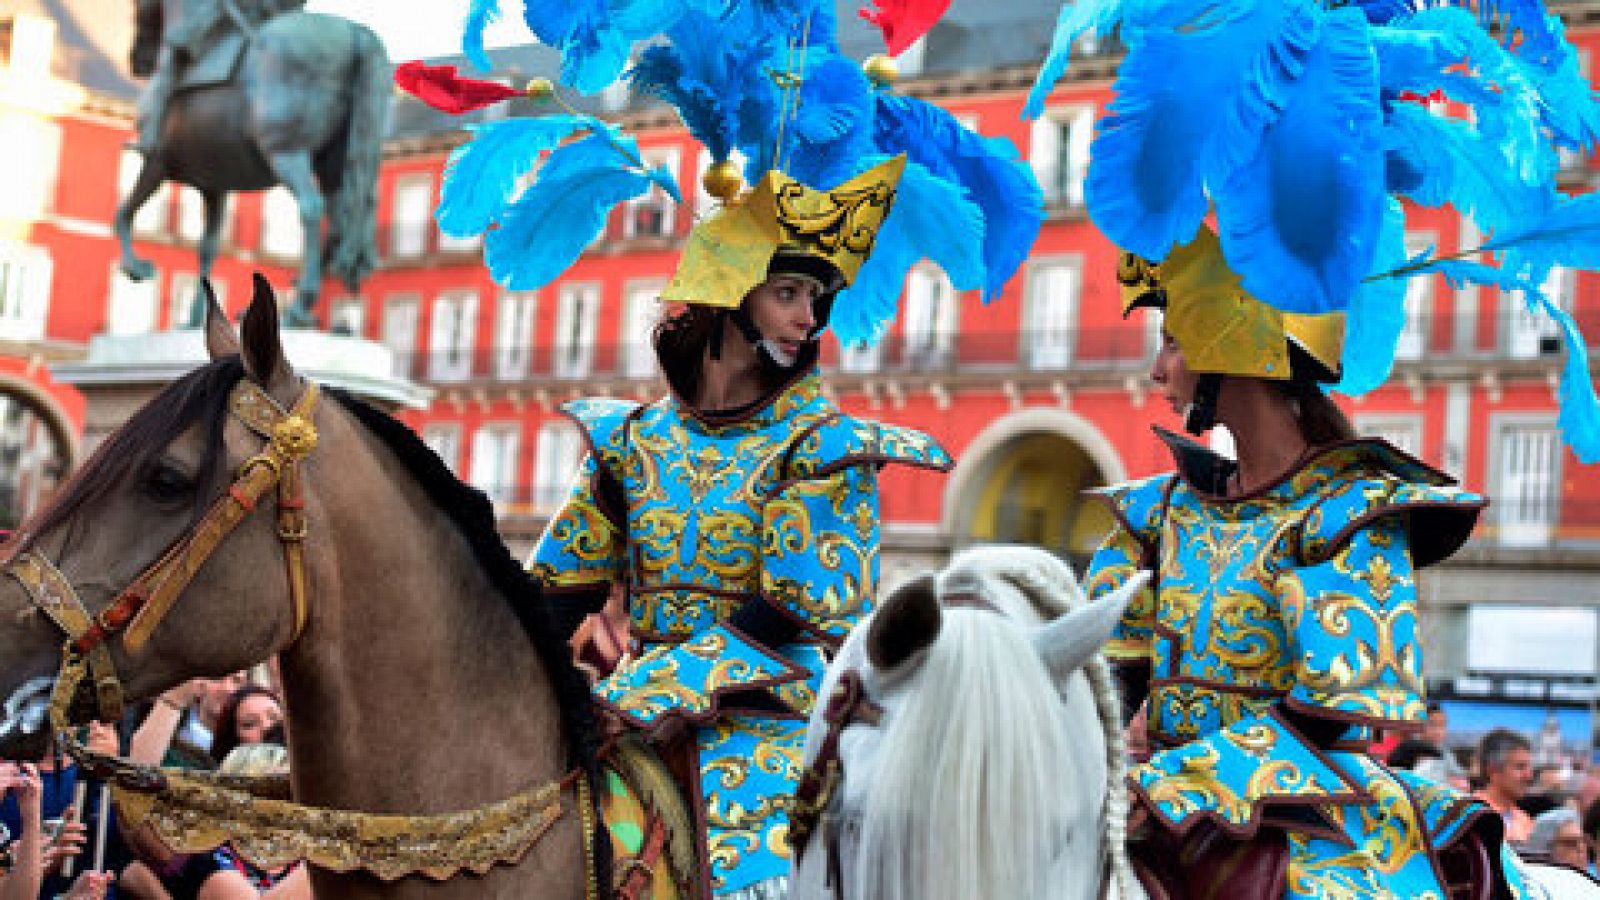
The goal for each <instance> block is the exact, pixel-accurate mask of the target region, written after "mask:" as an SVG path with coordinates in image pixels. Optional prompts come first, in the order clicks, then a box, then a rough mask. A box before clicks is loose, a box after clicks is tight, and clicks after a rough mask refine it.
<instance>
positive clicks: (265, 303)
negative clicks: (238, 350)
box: [242, 272, 297, 403]
mask: <svg viewBox="0 0 1600 900" xmlns="http://www.w3.org/2000/svg"><path fill="white" fill-rule="evenodd" d="M242 332H243V333H242V338H243V343H244V352H243V354H242V355H243V357H244V370H245V373H246V374H248V375H249V376H250V377H251V378H252V379H254V380H255V382H256V383H257V384H259V385H261V386H262V387H264V388H266V389H267V393H268V394H271V395H272V397H273V398H274V399H276V400H278V401H280V402H285V403H287V402H290V401H291V400H292V399H293V395H294V392H295V389H296V387H297V384H296V382H295V375H294V370H293V369H291V368H289V360H288V358H287V357H285V356H284V355H283V336H282V334H281V333H280V332H279V329H278V300H277V298H276V297H275V296H273V293H272V285H271V284H269V283H268V282H267V279H266V278H265V277H264V276H262V274H261V273H260V272H257V273H256V275H255V293H254V294H253V295H252V296H251V297H250V308H249V309H247V310H245V314H244V326H243V329H242Z"/></svg>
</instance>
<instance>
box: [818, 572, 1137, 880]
mask: <svg viewBox="0 0 1600 900" xmlns="http://www.w3.org/2000/svg"><path fill="white" fill-rule="evenodd" d="M1145 577H1146V576H1139V577H1137V578H1135V579H1132V580H1130V582H1129V584H1128V585H1126V586H1124V588H1123V590H1122V591H1119V592H1117V593H1115V594H1114V595H1113V596H1110V597H1107V598H1106V599H1104V600H1101V601H1099V602H1096V603H1092V604H1091V603H1085V602H1083V595H1082V592H1081V590H1080V589H1079V588H1078V584H1077V579H1076V577H1075V576H1074V574H1073V572H1072V569H1071V567H1070V566H1068V565H1067V564H1066V563H1064V562H1062V561H1061V560H1059V559H1057V558H1055V557H1054V556H1052V555H1050V554H1049V553H1047V552H1045V551H1043V550H1040V549H1037V548H1031V547H1014V546H983V547H974V548H971V549H969V550H966V551H964V552H962V553H960V554H957V555H956V557H955V558H953V559H952V560H951V562H950V564H949V565H948V566H947V567H946V568H945V569H944V570H942V571H940V572H939V573H937V574H927V575H923V576H921V577H918V578H915V579H912V580H911V581H908V582H906V583H905V584H903V585H901V586H900V587H898V588H897V589H896V590H894V591H893V592H891V593H890V594H889V595H888V596H887V597H885V599H884V600H883V602H882V604H881V605H880V606H879V608H878V609H877V611H876V612H875V613H874V614H873V616H872V617H871V619H870V620H869V621H868V622H867V623H865V624H864V625H863V626H862V627H860V628H857V629H856V631H855V632H854V633H853V634H852V635H851V636H850V638H849V639H848V640H847V641H846V642H845V644H844V646H843V647H842V648H841V649H840V652H839V656H838V658H837V659H836V660H835V662H834V665H833V667H832V668H831V669H830V671H829V675H828V679H827V682H826V683H825V687H824V689H825V691H827V696H829V697H833V698H839V697H841V696H848V695H849V694H850V693H851V691H850V690H841V689H840V688H839V685H840V684H841V683H842V682H851V683H855V684H859V686H860V687H859V691H860V694H861V695H862V697H863V702H861V703H859V704H858V706H859V707H860V708H862V709H868V710H872V712H871V713H870V714H864V715H858V716H856V717H855V720H854V721H851V722H841V723H839V724H838V725H835V726H833V727H835V728H836V729H837V730H838V732H837V738H836V742H837V748H838V758H839V759H840V761H841V763H842V772H843V777H842V780H841V782H840V784H839V786H838V788H837V789H836V790H835V791H834V794H833V797H832V801H831V805H830V807H829V808H828V810H827V812H826V813H825V820H824V821H825V826H826V827H824V828H823V829H822V830H823V831H824V832H826V833H827V835H828V836H827V837H826V838H825V840H827V841H829V842H830V843H832V844H833V848H832V850H830V853H820V852H819V853H808V854H807V855H806V856H805V857H803V858H802V862H801V865H800V866H799V867H798V868H797V872H796V879H795V885H796V890H795V894H794V896H795V898H796V900H804V898H808V897H824V896H828V892H827V890H826V888H825V887H823V886H822V882H823V881H825V879H820V880H819V878H818V874H817V873H818V867H819V866H821V860H820V859H819V858H821V859H826V858H827V857H828V856H829V855H830V854H837V858H839V859H840V860H841V866H840V870H841V872H842V874H843V877H844V880H845V889H844V890H843V891H842V893H843V894H844V895H846V896H864V897H877V898H883V900H897V898H911V897H917V898H932V900H939V898H952V900H954V898H963V897H976V896H1005V897H1010V896H1018V897H1020V896H1047V895H1048V896H1062V897H1077V896H1083V897H1089V896H1095V892H1096V891H1097V890H1098V886H1099V881H1100V876H1099V872H1100V863H1101V855H1100V854H1101V848H1102V846H1103V845H1104V844H1105V840H1106V839H1110V840H1113V841H1115V842H1116V843H1117V845H1118V846H1120V838H1121V831H1120V826H1118V827H1117V828H1112V827H1110V826H1108V825H1107V824H1106V819H1107V818H1108V817H1110V816H1114V815H1115V814H1116V811H1117V810H1119V809H1120V810H1123V811H1124V812H1125V809H1126V808H1125V806H1123V805H1122V802H1121V791H1122V788H1121V785H1120V781H1121V772H1122V763H1121V754H1122V744H1121V741H1120V722H1119V721H1118V714H1117V709H1118V703H1117V699H1116V693H1115V689H1114V687H1113V686H1112V683H1111V679H1110V675H1109V672H1108V670H1107V668H1106V666H1105V663H1104V661H1102V660H1099V659H1098V658H1097V657H1096V651H1097V650H1098V648H1099V647H1100V645H1101V644H1103V643H1104V642H1105V641H1106V639H1107V638H1108V637H1109V635H1110V633H1111V630H1112V628H1113V627H1114V626H1115V624H1116V622H1117V621H1118V619H1119V618H1120V617H1121V615H1122V611H1123V609H1124V608H1125V607H1126V605H1127V603H1128V601H1129V599H1130V598H1131V597H1132V596H1133V595H1134V594H1135V593H1136V592H1137V591H1138V590H1139V589H1140V587H1142V585H1143V584H1144V579H1145ZM827 705H828V706H831V707H832V710H831V713H832V714H834V715H835V718H836V719H837V718H838V716H837V713H838V707H839V703H838V702H837V699H836V700H835V701H834V702H832V703H830V704H827ZM829 714H830V710H827V709H823V708H822V707H821V706H819V713H818V714H817V715H816V716H814V717H813V720H812V723H811V730H810V732H809V733H808V740H807V757H808V760H809V759H812V758H814V757H815V756H816V755H817V754H818V753H819V752H821V748H822V746H823V745H824V743H825V738H824V734H825V733H826V729H827V728H828V727H829V723H828V716H829ZM1108 791H1109V792H1114V793H1115V795H1116V798H1117V799H1116V800H1113V799H1112V794H1111V793H1109V792H1108ZM1105 835H1109V838H1107V837H1105ZM1119 854H1120V851H1119ZM821 867H822V868H825V866H821ZM1080 885H1082V886H1083V887H1082V889H1081V890H1080V888H1079V886H1080Z"/></svg>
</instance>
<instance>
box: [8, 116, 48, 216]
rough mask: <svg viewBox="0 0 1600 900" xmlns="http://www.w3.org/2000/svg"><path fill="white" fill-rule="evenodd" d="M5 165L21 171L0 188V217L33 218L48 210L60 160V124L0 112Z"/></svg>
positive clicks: (10, 168)
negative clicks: (3, 187)
mask: <svg viewBox="0 0 1600 900" xmlns="http://www.w3.org/2000/svg"><path fill="white" fill-rule="evenodd" d="M0 147H4V148H6V167H7V169H9V170H10V171H12V172H16V173H25V174H22V176H21V177H14V178H12V179H10V180H9V181H8V183H7V184H6V189H5V190H4V191H0V219H13V220H16V221H22V222H32V221H37V220H38V219H41V218H43V217H44V215H45V213H47V212H49V211H50V208H51V206H52V201H53V200H54V198H55V192H56V181H57V176H58V175H59V171H60V162H61V126H60V125H59V124H57V123H55V122H51V121H49V120H48V119H44V118H36V117H34V116H28V115H22V116H15V115H4V116H0Z"/></svg>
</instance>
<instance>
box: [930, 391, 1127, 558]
mask: <svg viewBox="0 0 1600 900" xmlns="http://www.w3.org/2000/svg"><path fill="white" fill-rule="evenodd" d="M1124 477H1126V474H1125V471H1124V469H1123V467H1122V462H1121V460H1120V459H1119V458H1118V457H1117V455H1116V452H1115V451H1114V450H1113V449H1112V447H1111V445H1110V443H1109V442H1108V441H1106V440H1105V438H1104V437H1103V436H1102V435H1101V434H1100V433H1099V431H1098V429H1096V428H1095V427H1094V426H1093V425H1091V424H1090V423H1089V422H1088V421H1086V420H1084V419H1083V418H1081V417H1079V416H1076V415H1073V414H1072V413H1070V412H1067V411H1065V410H1050V409H1032V410H1023V411H1021V412H1018V413H1014V414H1012V415H1010V416H1007V417H1005V418H1003V419H1000V420H998V421H996V422H994V423H992V424H991V425H990V426H989V427H988V428H987V429H985V430H984V431H983V433H981V434H980V435H979V436H978V438H977V439H976V440H974V441H973V443H972V445H971V446H969V447H968V448H967V450H966V452H965V453H963V454H962V459H961V463H960V465H959V466H957V468H956V471H955V473H953V474H952V476H951V480H950V484H949V488H948V490H949V493H948V494H947V496H946V504H945V509H946V510H947V516H948V518H949V519H950V521H949V522H948V523H947V524H948V527H949V534H950V535H951V536H952V537H953V538H954V539H955V543H956V545H957V546H962V545H967V544H974V543H985V542H1005V543H1022V544H1034V545H1037V546H1040V547H1044V548H1045V549H1047V550H1050V551H1051V552H1053V553H1055V554H1057V555H1058V556H1061V557H1062V558H1064V559H1067V560H1069V561H1071V562H1072V564H1073V566H1074V567H1075V568H1077V569H1078V571H1080V572H1081V571H1083V568H1084V566H1085V565H1086V564H1087V563H1088V561H1089V557H1090V556H1091V555H1092V554H1093V553H1094V550H1095V548H1096V547H1098V546H1099V544H1100V542H1101V540H1103V539H1104V537H1105V535H1106V532H1107V531H1108V530H1109V529H1110V528H1111V524H1112V520H1111V516H1110V514H1109V513H1108V512H1106V510H1105V508H1104V507H1103V506H1102V505H1101V504H1099V503H1094V502H1089V501H1086V499H1085V498H1084V497H1083V492H1084V491H1086V490H1088V489H1090V488H1095V487H1101V486H1104V485H1106V484H1111V483H1115V482H1117V481H1121V480H1122V479H1123V478H1124Z"/></svg>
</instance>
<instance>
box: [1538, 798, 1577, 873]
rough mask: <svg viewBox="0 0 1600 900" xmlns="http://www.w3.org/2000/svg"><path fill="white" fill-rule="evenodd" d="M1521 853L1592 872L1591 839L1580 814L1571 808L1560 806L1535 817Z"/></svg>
mask: <svg viewBox="0 0 1600 900" xmlns="http://www.w3.org/2000/svg"><path fill="white" fill-rule="evenodd" d="M1522 852H1523V853H1526V854H1527V855H1529V856H1542V857H1547V858H1548V859H1549V860H1550V861H1551V862H1558V863H1561V864H1562V865H1565V866H1572V867H1573V868H1574V869H1582V870H1583V871H1585V872H1587V871H1588V870H1589V839H1588V838H1587V837H1586V836H1585V835H1584V833H1583V824H1582V823H1581V822H1580V821H1579V819H1578V813H1577V811H1576V810H1574V809H1573V808H1572V807H1570V806H1558V807H1556V808H1554V809H1551V810H1547V811H1545V812H1542V813H1540V814H1539V815H1538V816H1536V817H1535V818H1534V820H1533V826H1532V827H1531V828H1530V829H1529V831H1528V840H1527V841H1526V842H1524V843H1523V845H1522Z"/></svg>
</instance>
